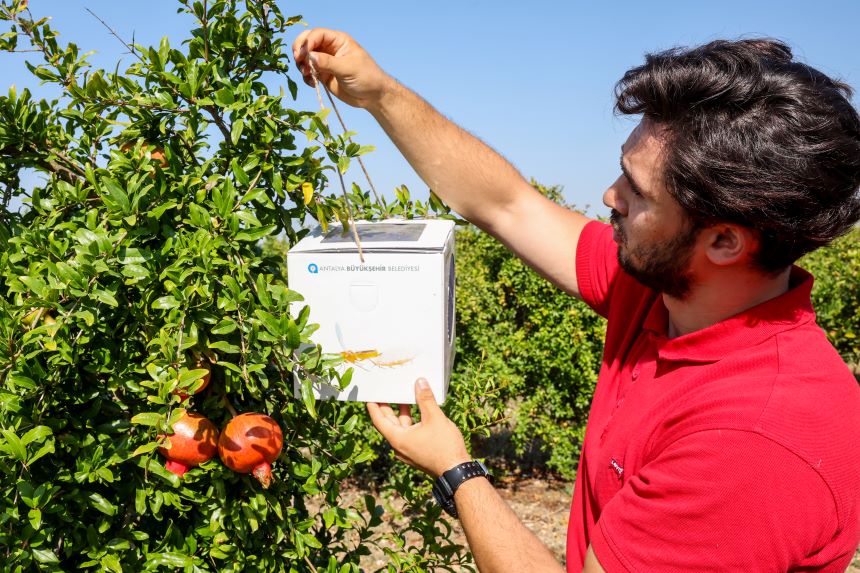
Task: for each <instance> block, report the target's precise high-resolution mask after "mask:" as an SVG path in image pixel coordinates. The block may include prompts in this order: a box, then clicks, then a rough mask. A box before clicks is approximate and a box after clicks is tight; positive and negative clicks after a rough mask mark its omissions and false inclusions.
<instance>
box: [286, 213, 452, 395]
mask: <svg viewBox="0 0 860 573" xmlns="http://www.w3.org/2000/svg"><path fill="white" fill-rule="evenodd" d="M356 229H357V230H358V233H359V237H360V239H361V246H362V252H363V253H364V263H361V261H360V260H359V256H358V249H357V248H356V245H355V242H354V240H353V236H352V232H351V230H350V231H349V232H348V233H346V234H344V233H343V228H342V227H341V226H340V225H332V226H331V227H330V228H329V230H328V232H327V233H323V231H322V229H321V228H319V227H318V228H316V229H314V230H313V231H312V232H311V233H310V234H309V235H308V236H306V237H305V238H304V239H302V240H301V241H299V242H298V243H297V244H296V245H295V246H293V248H292V249H290V251H289V252H288V253H287V272H288V279H289V286H290V289H291V290H294V291H296V292H298V293H299V294H301V295H302V296H304V298H305V303H306V304H307V305H308V306H310V309H311V310H310V317H309V322H311V323H316V324H319V325H320V328H319V330H317V331H316V332H315V333H314V334H313V336H312V340H313V341H314V342H316V343H318V344H320V345H321V346H322V349H323V352H326V353H332V354H341V355H342V356H344V358H345V359H346V361H345V362H344V364H343V366H342V371H344V372H345V371H346V369H347V368H349V367H352V368H353V369H354V373H353V377H352V382H351V383H350V385H349V386H347V387H346V389H344V390H343V391H340V392H338V391H337V389H335V388H332V387H329V386H328V385H325V384H323V385H320V387H316V388H315V389H314V393H315V395H316V396H317V398H322V399H326V398H332V397H334V398H336V399H338V400H351V401H359V402H387V403H401V404H414V403H415V390H414V384H415V380H416V379H417V378H419V377H424V378H426V379H427V380H428V382H429V383H430V387H431V388H432V389H433V393H434V395H435V396H436V400H437V401H438V402H439V403H440V404H441V403H442V402H444V400H445V396H446V394H447V391H448V382H449V379H450V376H451V366H452V363H453V359H454V223H453V222H452V221H448V220H441V219H439V220H436V219H426V220H410V221H405V220H392V219H389V220H385V221H375V222H363V221H362V222H357V223H356ZM296 306H297V307H298V309H300V308H301V305H300V304H299V305H296ZM295 392H296V396H299V395H300V392H301V388H300V386H299V384H298V381H296V382H295Z"/></svg>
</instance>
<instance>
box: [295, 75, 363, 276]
mask: <svg viewBox="0 0 860 573" xmlns="http://www.w3.org/2000/svg"><path fill="white" fill-rule="evenodd" d="M308 64H310V68H311V76H313V78H314V87H315V88H316V90H317V100H318V101H319V102H320V109H321V110H323V111H325V104H324V103H323V99H322V94H321V93H320V84H322V86H323V89H324V90H325V93H326V95H327V96H328V99H329V101H330V102H331V106H332V109H334V113H335V115H337V118H338V120H339V121H340V124H341V126H342V127H343V131H344V133H346V131H347V129H346V125H345V124H344V123H343V119H342V118H341V117H340V113H339V112H338V111H337V106H336V105H335V104H334V99H332V97H331V93H330V92H329V91H328V86H326V85H325V84H323V83H322V82H321V81H320V79H319V75H318V74H317V69H316V66H314V62H313V60H311V59H310V58H308ZM358 162H359V164H360V165H361V168H362V170H363V171H364V174H365V176H366V177H367V181H368V183H370V176H368V175H367V170H366V169H364V164H363V163H362V162H361V158H359V159H358ZM335 171H336V172H337V177H338V179H339V180H340V189H341V191H342V192H343V202H344V205H346V215H347V218H348V219H349V227H350V228H351V229H352V237H353V240H354V241H355V246H356V247H358V258H359V260H361V262H362V263H363V262H364V252H363V251H362V249H361V239H360V238H359V237H358V229H357V228H356V226H355V217H354V216H353V214H352V205H350V203H349V196H348V195H347V193H346V183H344V180H343V174H342V173H341V172H340V166H339V165H335ZM370 186H371V189H373V184H372V183H370ZM373 195H374V196H376V190H375V189H373ZM376 201H377V203H378V202H379V198H378V197H377V199H376Z"/></svg>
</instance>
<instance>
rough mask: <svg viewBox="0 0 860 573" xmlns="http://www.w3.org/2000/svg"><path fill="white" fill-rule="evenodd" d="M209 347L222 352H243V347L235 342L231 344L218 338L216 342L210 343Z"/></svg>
mask: <svg viewBox="0 0 860 573" xmlns="http://www.w3.org/2000/svg"><path fill="white" fill-rule="evenodd" d="M209 348H212V349H213V350H220V351H221V352H226V353H228V354H239V353H240V352H242V349H241V348H239V347H238V346H236V345H235V344H230V343H229V342H226V341H224V340H216V341H215V342H210V343H209Z"/></svg>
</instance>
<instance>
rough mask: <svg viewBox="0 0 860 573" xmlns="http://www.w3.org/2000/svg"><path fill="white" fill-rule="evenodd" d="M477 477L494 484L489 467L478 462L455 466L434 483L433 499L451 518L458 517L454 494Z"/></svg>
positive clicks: (473, 461)
mask: <svg viewBox="0 0 860 573" xmlns="http://www.w3.org/2000/svg"><path fill="white" fill-rule="evenodd" d="M475 477H485V478H487V479H488V480H490V483H493V476H492V474H490V470H488V469H487V466H485V465H484V464H482V463H481V462H480V461H478V460H472V461H471V462H465V463H462V464H460V465H458V466H454V467H453V468H451V469H450V470H448V471H447V472H445V473H443V474H442V475H440V476H439V477H438V478H437V479H436V481H435V482H434V483H433V497H435V498H436V501H437V502H438V503H439V505H441V506H442V509H444V510H445V513H447V514H448V515H450V516H451V517H457V506H456V505H455V504H454V492H455V491H457V488H458V487H460V486H461V485H463V482H464V481H466V480H470V479H472V478H475Z"/></svg>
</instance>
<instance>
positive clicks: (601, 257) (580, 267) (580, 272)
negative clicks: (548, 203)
mask: <svg viewBox="0 0 860 573" xmlns="http://www.w3.org/2000/svg"><path fill="white" fill-rule="evenodd" d="M619 268H620V267H619V266H618V245H616V244H615V241H613V240H612V227H611V226H609V225H607V224H606V223H601V222H600V221H591V222H590V223H588V224H587V225H586V226H585V228H583V230H582V233H581V234H580V236H579V242H578V243H577V247H576V277H577V278H576V280H577V285H578V286H579V293H580V295H581V296H582V300H584V301H585V303H586V304H588V306H590V307H591V308H593V309H594V311H595V312H597V314H599V315H600V316H602V317H604V318H606V317H608V316H609V300H610V298H611V295H612V287H613V285H614V283H615V278H616V276H617V275H618V271H619Z"/></svg>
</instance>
